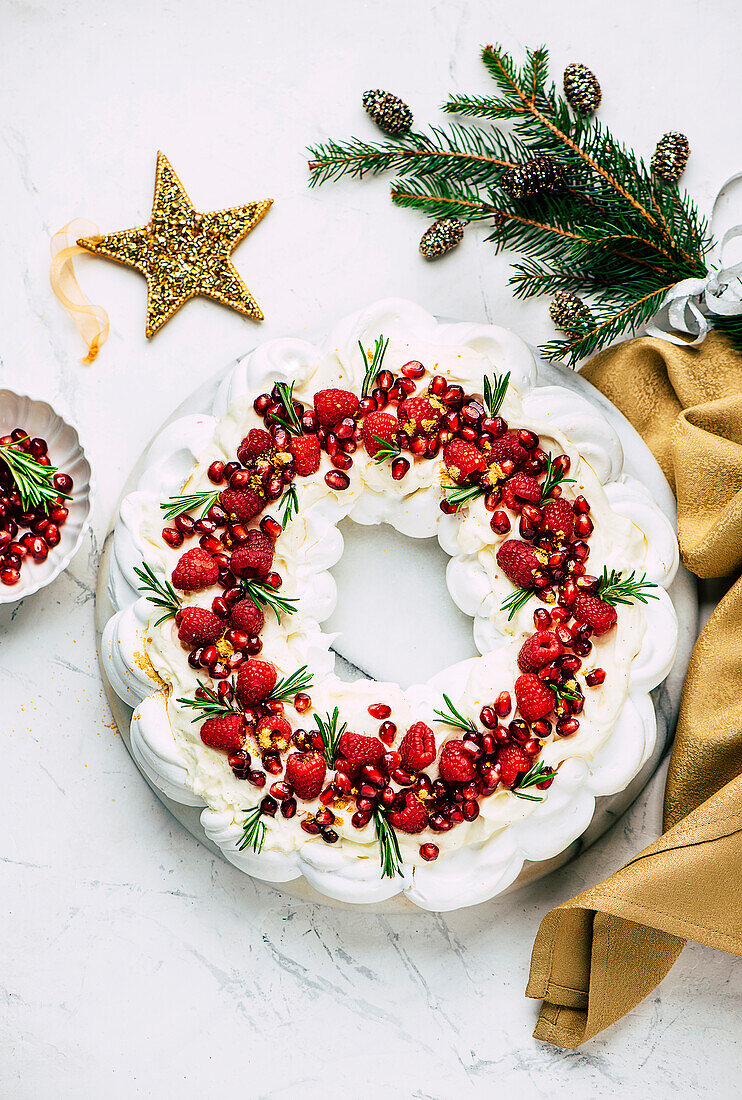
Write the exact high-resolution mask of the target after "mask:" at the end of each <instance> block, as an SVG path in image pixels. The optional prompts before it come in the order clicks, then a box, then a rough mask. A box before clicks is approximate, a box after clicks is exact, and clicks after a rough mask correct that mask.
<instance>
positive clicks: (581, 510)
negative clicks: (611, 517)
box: [572, 496, 590, 515]
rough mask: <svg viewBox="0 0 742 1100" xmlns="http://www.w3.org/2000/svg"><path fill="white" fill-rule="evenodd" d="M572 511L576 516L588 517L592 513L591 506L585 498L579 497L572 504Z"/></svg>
mask: <svg viewBox="0 0 742 1100" xmlns="http://www.w3.org/2000/svg"><path fill="white" fill-rule="evenodd" d="M572 511H573V512H574V513H575V515H587V513H588V512H589V511H590V505H589V504H588V502H587V501H586V500H585V498H584V497H583V496H579V497H576V498H575V500H574V501H573V503H572Z"/></svg>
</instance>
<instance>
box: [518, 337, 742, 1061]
mask: <svg viewBox="0 0 742 1100" xmlns="http://www.w3.org/2000/svg"><path fill="white" fill-rule="evenodd" d="M582 373H583V375H584V376H585V377H586V378H587V379H588V380H589V381H590V382H592V384H593V385H594V386H596V387H597V388H598V389H599V390H601V391H602V392H603V393H604V394H605V395H606V396H607V397H609V398H610V400H611V401H612V402H613V403H614V404H615V405H616V406H617V407H618V408H619V409H620V410H621V411H622V412H623V413H624V415H625V416H626V417H627V418H628V419H629V420H630V421H631V423H632V424H633V425H634V427H635V428H636V429H637V431H638V432H639V433H640V434H641V435H642V436H643V437H644V440H645V442H646V443H647V445H648V446H649V447H650V448H651V450H652V451H653V453H654V455H655V457H656V459H657V461H658V462H659V463H660V465H661V466H662V469H663V470H664V472H665V474H666V476H667V478H668V480H669V482H670V484H671V485H672V486H673V488H674V489H675V493H676V496H677V499H678V541H679V543H680V552H681V555H682V558H683V561H684V563H685V565H686V566H687V568H688V569H690V570H691V571H692V572H694V573H696V574H697V575H698V576H699V577H723V576H727V575H729V574H730V573H734V572H738V571H739V570H740V568H742V356H739V355H737V354H736V353H735V352H734V351H733V350H732V348H731V347H730V345H729V344H728V343H727V342H726V341H725V339H724V338H723V337H721V336H719V335H718V334H715V333H712V334H711V335H710V336H709V337H707V339H706V340H705V341H704V343H703V344H701V346H700V347H698V348H684V347H675V346H673V345H672V344H669V343H666V342H664V341H661V340H655V339H650V338H642V339H639V340H632V341H629V342H627V343H624V344H620V345H619V346H618V347H616V348H613V349H610V350H609V351H606V352H603V353H602V354H601V355H599V356H597V357H596V358H595V359H593V360H592V361H591V362H590V363H588V365H587V366H586V367H585V368H584V369H583V371H582ZM664 828H665V830H666V831H665V832H664V833H663V835H662V836H661V837H660V838H659V840H657V841H656V842H655V843H654V844H651V845H650V846H649V847H648V848H646V849H645V850H644V851H643V852H640V853H639V855H637V856H635V858H634V859H632V860H630V861H629V863H627V864H626V865H625V866H624V867H622V868H621V869H620V870H619V871H617V872H616V873H615V874H614V875H611V877H610V878H608V879H606V880H605V882H601V883H600V884H599V885H598V886H594V887H593V888H592V889H590V890H586V891H585V892H584V893H583V894H580V895H579V896H578V897H576V898H573V899H572V900H571V901H568V902H566V903H565V904H564V905H560V906H559V907H558V908H556V909H553V910H552V911H551V912H550V913H547V915H546V916H545V917H544V919H543V921H542V922H541V927H540V928H539V931H538V935H537V937H536V942H535V944H534V948H533V956H532V959H531V974H530V979H529V982H528V988H527V990H526V994H527V996H529V997H539V998H542V999H543V1002H544V1003H543V1005H542V1007H541V1012H540V1015H539V1020H538V1024H537V1026H536V1030H535V1032H534V1035H535V1037H536V1038H537V1039H544V1040H546V1041H548V1042H550V1043H554V1044H556V1045H557V1046H561V1047H570V1048H572V1047H577V1046H579V1045H580V1044H581V1043H584V1042H585V1040H586V1039H590V1038H591V1037H592V1036H593V1035H596V1034H597V1033H598V1032H599V1031H602V1030H603V1029H604V1028H606V1027H608V1026H609V1025H610V1024H612V1023H615V1021H616V1020H618V1019H620V1018H621V1016H623V1015H624V1014H625V1013H626V1012H629V1011H630V1010H631V1009H632V1008H633V1007H634V1006H635V1005H636V1004H638V1003H639V1001H641V1000H642V998H643V997H645V996H646V995H647V994H648V993H650V992H651V990H652V989H654V988H655V986H656V985H657V984H658V983H659V982H660V981H661V980H662V978H664V976H665V974H667V972H668V970H669V969H670V967H671V966H672V965H673V963H674V962H675V960H676V958H677V957H678V955H679V954H680V952H681V950H682V948H683V945H684V943H685V941H686V940H689V939H690V940H697V941H698V942H699V943H705V944H708V945H710V946H712V947H718V948H721V949H723V950H725V951H730V952H732V953H733V954H735V955H742V580H739V581H737V583H736V584H735V585H734V587H733V588H732V589H731V590H730V591H729V592H728V593H727V595H726V596H725V597H724V599H723V600H722V601H721V603H720V604H719V606H718V607H717V608H716V610H715V612H714V614H713V615H712V617H711V618H710V619H709V621H708V623H707V624H706V626H705V628H704V630H703V632H702V634H701V636H700V638H699V639H698V642H697V643H696V646H695V649H694V650H693V655H692V657H691V661H690V665H689V668H688V675H687V678H686V682H685V689H684V692H683V700H682V704H681V710H680V718H679V720H678V728H677V734H676V737H675V744H674V747H673V751H672V756H671V759H670V769H669V773H668V778H667V787H666V790H665V807H664Z"/></svg>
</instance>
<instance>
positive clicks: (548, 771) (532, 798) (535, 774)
mask: <svg viewBox="0 0 742 1100" xmlns="http://www.w3.org/2000/svg"><path fill="white" fill-rule="evenodd" d="M553 775H554V769H553V768H547V767H546V766H545V764H544V763H543V761H542V760H539V762H538V763H537V764H534V765H533V767H532V768H531V769H530V770H529V771H527V772H526V773H525V775H524V776H522V777H521V779H519V780H517V781H516V783H515V785H514V786H513V787H511V788H510V790H511V793H512V794H514V795H516V797H518V798H526V799H528V801H529V802H543V801H544V795H542V794H527V793H526V791H527V789H528V788H529V787H536V786H538V784H539V783H543V782H544V780H546V779H551V777H552V776H553Z"/></svg>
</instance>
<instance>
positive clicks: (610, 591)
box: [598, 566, 659, 604]
mask: <svg viewBox="0 0 742 1100" xmlns="http://www.w3.org/2000/svg"><path fill="white" fill-rule="evenodd" d="M635 578H636V572H635V571H634V570H633V569H632V570H631V572H630V573H629V575H628V576H627V577H625V576H624V575H623V574H622V573H619V572H617V570H615V569H611V571H610V573H609V572H608V570H607V569H606V567H605V566H603V574H602V576H601V578H600V583H599V584H598V595H599V596H600V598H601V600H603V601H604V602H605V603H610V604H617V603H623V604H630V603H632V602H633V601H634V600H638V601H639V603H646V602H647V600H656V599H658V598H659V597H657V596H655V594H654V593H653V592H649V591H647V589H649V588H657V587H658V586H657V585H656V584H654V583H653V582H652V581H648V580H647V574H646V573H642V575H641V578H639V579H635Z"/></svg>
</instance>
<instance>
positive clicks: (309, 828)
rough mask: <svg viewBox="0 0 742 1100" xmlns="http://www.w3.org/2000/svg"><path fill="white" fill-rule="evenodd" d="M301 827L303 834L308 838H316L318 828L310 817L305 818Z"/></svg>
mask: <svg viewBox="0 0 742 1100" xmlns="http://www.w3.org/2000/svg"><path fill="white" fill-rule="evenodd" d="M301 827H302V829H303V830H304V832H305V833H309V835H310V836H318V834H319V831H320V828H319V825H318V824H317V823H316V821H314V819H313V818H311V817H305V818H304V820H303V821H302V823H301Z"/></svg>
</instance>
